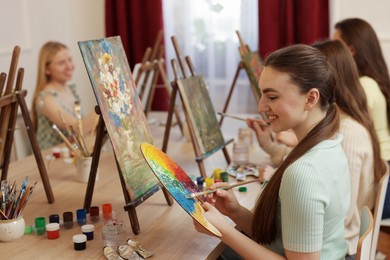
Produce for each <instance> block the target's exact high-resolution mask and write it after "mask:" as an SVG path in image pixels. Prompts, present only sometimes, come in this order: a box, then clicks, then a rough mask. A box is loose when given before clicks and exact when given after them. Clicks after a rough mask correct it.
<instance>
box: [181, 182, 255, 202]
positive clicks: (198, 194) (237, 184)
mask: <svg viewBox="0 0 390 260" xmlns="http://www.w3.org/2000/svg"><path fill="white" fill-rule="evenodd" d="M252 182H259V180H258V179H254V180H249V181H243V182H237V183H234V184H231V185H227V186H224V187H219V188H217V189H213V190H205V191H200V192H195V193H190V194H186V195H185V197H186V198H187V199H193V198H196V197H199V196H205V195H207V194H211V193H214V192H216V191H217V190H229V189H232V188H234V187H238V186H242V185H245V184H248V183H252Z"/></svg>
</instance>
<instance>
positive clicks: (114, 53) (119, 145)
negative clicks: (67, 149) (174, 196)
mask: <svg viewBox="0 0 390 260" xmlns="http://www.w3.org/2000/svg"><path fill="white" fill-rule="evenodd" d="M78 44H79V47H80V51H81V54H82V57H83V60H84V63H85V66H86V69H87V72H88V75H89V79H90V81H91V85H92V88H93V91H94V93H95V96H96V100H97V103H98V107H99V110H100V113H101V117H102V119H103V121H104V125H105V128H106V129H107V132H108V135H109V137H110V140H111V144H112V146H113V149H114V154H115V159H116V162H117V165H118V168H119V175H120V178H121V184H122V188H123V191H124V192H126V193H127V194H126V195H125V198H128V199H129V201H127V200H126V203H127V204H131V205H133V206H136V205H139V204H140V203H141V202H142V201H144V200H145V199H147V198H148V197H149V196H151V195H152V194H153V193H154V192H156V191H157V190H158V188H160V187H161V186H160V184H159V183H158V180H157V179H156V178H155V176H154V175H153V173H152V172H151V170H150V168H149V167H148V165H147V164H146V162H145V160H144V159H143V156H142V154H141V151H140V148H139V147H140V144H141V143H143V142H146V143H153V138H152V134H151V132H150V129H149V126H148V122H147V120H146V117H145V114H144V112H143V109H142V104H141V101H140V99H139V97H138V94H137V92H136V87H135V83H134V80H133V78H132V74H131V71H130V68H129V64H128V62H127V58H126V54H125V51H124V49H123V45H122V42H121V39H120V37H119V36H116V37H109V38H103V39H98V40H91V41H84V42H79V43H78ZM101 128H102V120H100V122H99V128H98V133H99V132H101V131H100V130H99V129H101ZM96 138H97V139H98V138H102V136H101V135H100V134H99V136H98V135H97V137H96ZM94 156H95V154H94ZM168 204H170V202H168ZM125 208H126V207H125ZM131 209H132V210H133V213H135V210H134V207H131ZM129 217H130V220H132V219H134V218H136V216H135V215H134V214H133V215H132V216H129ZM136 222H137V223H135V224H136V225H135V226H134V225H133V232H134V233H138V232H139V227H138V226H137V225H138V220H136ZM132 224H134V223H132Z"/></svg>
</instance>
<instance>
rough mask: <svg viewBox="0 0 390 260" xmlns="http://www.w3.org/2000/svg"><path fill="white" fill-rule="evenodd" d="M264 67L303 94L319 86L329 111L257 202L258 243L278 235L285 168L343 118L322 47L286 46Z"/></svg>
mask: <svg viewBox="0 0 390 260" xmlns="http://www.w3.org/2000/svg"><path fill="white" fill-rule="evenodd" d="M264 66H265V67H270V68H272V69H273V70H276V71H279V72H282V73H287V74H288V75H289V77H290V80H291V82H292V83H293V84H295V85H297V86H298V87H299V88H300V91H301V93H302V94H304V93H307V92H308V91H309V90H310V89H312V88H317V89H318V91H319V92H320V106H321V108H322V109H323V110H324V111H326V115H325V117H324V118H323V119H322V120H321V121H320V122H319V123H318V124H317V125H316V126H315V127H314V128H313V129H312V130H311V131H310V132H309V133H308V134H307V135H306V136H305V137H304V138H303V139H302V140H301V141H300V142H299V143H298V145H297V146H296V147H295V148H294V149H293V150H292V151H291V152H290V154H289V155H288V156H287V158H286V159H285V160H284V161H283V162H282V163H281V165H280V166H279V168H278V169H277V170H276V172H275V174H274V175H273V176H272V178H271V179H270V181H269V183H268V184H267V186H266V187H265V189H264V190H263V192H262V193H261V196H260V198H259V200H258V202H257V205H256V207H255V211H254V215H253V222H252V233H253V238H254V239H255V240H256V241H257V242H259V243H262V244H269V243H271V242H272V241H273V240H275V237H276V232H277V231H276V230H277V210H278V198H279V189H280V184H281V181H282V177H283V173H284V171H285V170H286V168H287V167H288V166H289V165H291V164H292V163H293V162H294V161H296V160H297V159H299V158H300V157H301V156H302V155H304V154H305V153H306V152H307V151H309V150H310V149H311V148H312V147H314V146H315V145H316V144H318V143H320V142H321V141H323V140H326V139H329V138H331V137H333V136H334V135H335V134H336V132H337V131H338V129H339V125H340V120H339V114H338V109H337V106H336V104H335V103H334V98H335V96H334V88H335V78H334V76H333V74H334V72H333V67H332V65H331V64H330V63H329V62H328V60H327V58H326V57H325V55H323V54H322V53H321V52H320V51H319V50H317V49H315V48H313V47H311V46H307V45H303V44H298V45H292V46H289V47H285V48H282V49H280V50H277V51H275V52H273V53H272V54H271V55H269V56H268V57H267V59H266V60H265V62H264Z"/></svg>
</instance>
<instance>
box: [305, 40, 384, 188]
mask: <svg viewBox="0 0 390 260" xmlns="http://www.w3.org/2000/svg"><path fill="white" fill-rule="evenodd" d="M313 46H314V47H315V48H317V49H319V50H320V51H321V52H322V53H323V54H325V55H326V56H327V57H328V60H329V62H330V63H332V65H333V67H334V68H335V71H336V73H335V76H336V79H337V80H336V102H337V106H338V107H339V108H340V109H341V110H342V111H344V112H345V113H346V114H348V115H349V116H351V117H352V118H353V119H355V120H356V121H357V122H358V123H360V124H361V125H363V126H364V127H365V128H366V129H367V131H368V133H369V134H370V137H371V143H372V150H373V155H374V176H375V178H374V179H375V182H376V183H379V180H380V178H381V177H382V175H383V174H384V173H385V172H386V165H385V162H384V161H383V160H382V159H381V152H380V145H379V141H378V136H377V134H376V132H375V129H374V125H373V123H372V121H371V118H370V115H369V113H368V108H367V99H366V94H365V92H364V90H363V87H362V86H361V85H360V82H359V75H358V72H357V68H356V64H355V62H354V60H353V57H352V55H351V52H350V51H349V49H348V47H347V46H346V45H345V44H344V43H342V42H340V41H329V40H328V41H323V42H318V43H315V44H314V45H313Z"/></svg>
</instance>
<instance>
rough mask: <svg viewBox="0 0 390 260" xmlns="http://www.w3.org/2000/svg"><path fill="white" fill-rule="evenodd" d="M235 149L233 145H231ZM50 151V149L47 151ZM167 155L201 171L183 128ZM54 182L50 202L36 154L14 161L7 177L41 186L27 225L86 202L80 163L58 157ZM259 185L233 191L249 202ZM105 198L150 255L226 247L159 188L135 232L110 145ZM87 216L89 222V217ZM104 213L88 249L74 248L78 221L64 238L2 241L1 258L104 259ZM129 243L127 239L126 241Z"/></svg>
mask: <svg viewBox="0 0 390 260" xmlns="http://www.w3.org/2000/svg"><path fill="white" fill-rule="evenodd" d="M154 116H156V117H157V118H158V119H159V120H160V122H165V121H164V114H155V113H152V114H151V115H150V116H149V118H153V117H154ZM243 126H245V122H240V121H237V120H229V119H227V118H226V119H225V121H224V125H223V128H222V130H223V132H224V134H225V133H226V134H225V139H228V138H232V137H235V136H236V134H237V131H238V128H239V127H243ZM151 130H152V133H153V136H154V139H155V145H156V146H157V147H161V145H162V140H161V138H162V136H163V133H164V127H163V126H159V125H158V124H155V125H151ZM230 150H231V147H230ZM43 153H44V154H43V156H44V158H45V155H46V154H50V153H51V151H45V152H43ZM167 153H168V155H170V156H171V157H172V158H174V160H175V161H176V162H177V163H178V164H179V165H180V166H181V167H182V168H183V169H184V170H185V171H186V172H187V173H188V174H194V175H196V176H199V170H198V167H197V165H196V163H195V160H194V152H193V148H192V144H191V143H189V142H187V141H186V140H185V138H184V137H183V136H181V133H180V131H179V128H178V127H177V126H176V127H173V128H172V131H171V136H170V139H169V145H168V151H167ZM252 160H256V161H258V162H264V163H265V162H266V161H267V160H269V158H267V157H266V156H263V157H259V158H252ZM205 167H206V170H207V172H208V173H209V174H211V173H212V171H213V169H214V168H217V167H220V168H224V167H226V161H225V159H224V157H223V154H222V152H218V153H216V154H214V155H213V156H212V157H210V158H208V159H206V160H205ZM48 174H49V178H50V182H51V185H52V188H53V193H54V197H55V202H54V203H52V204H49V203H48V202H47V199H46V196H45V192H44V188H43V185H42V182H41V180H40V175H39V172H38V168H37V165H36V163H35V160H34V158H33V157H31V156H30V157H27V158H26V159H23V160H20V161H17V162H15V163H12V164H11V165H10V170H9V174H8V179H9V181H10V182H11V183H12V182H13V181H14V180H16V182H17V184H18V187H20V185H21V183H22V181H23V179H24V178H25V177H26V176H28V178H29V182H30V183H31V182H34V181H35V180H37V181H38V184H37V187H36V189H35V191H34V193H33V194H32V196H31V199H30V200H29V202H28V204H27V206H26V208H25V210H24V214H23V215H24V219H25V221H26V225H33V224H34V219H35V218H36V217H39V216H42V217H45V218H46V221H47V222H48V217H49V215H51V214H59V215H60V218H61V219H62V213H63V212H65V211H72V212H73V214H75V212H76V210H77V209H79V208H82V207H83V202H84V197H85V191H86V187H87V183H80V182H77V179H76V167H75V166H74V165H73V164H67V163H65V162H64V161H63V160H61V159H59V160H56V161H55V162H54V163H53V164H52V165H51V166H50V168H48ZM259 187H260V185H259V184H258V183H252V184H248V185H247V188H248V191H247V192H246V193H239V192H238V191H237V188H236V189H235V192H236V193H237V195H238V198H239V200H240V202H241V203H242V204H243V205H245V206H246V207H248V208H251V207H253V205H254V201H255V198H256V196H257V194H258V191H259ZM103 203H111V204H112V205H113V210H114V211H115V212H116V216H117V218H119V219H121V220H123V221H124V223H125V224H126V226H127V230H128V233H127V237H128V238H130V237H131V238H134V239H136V240H138V241H139V242H140V243H141V245H143V246H144V247H145V248H146V249H149V250H151V251H153V252H154V253H155V255H154V256H153V258H152V259H215V258H216V257H217V256H218V254H219V252H220V251H219V250H220V249H221V248H222V247H218V248H216V247H217V246H218V245H219V244H220V240H219V239H218V238H215V237H210V236H206V235H204V234H200V233H198V232H196V231H195V229H194V228H193V223H192V218H191V217H190V216H189V215H188V214H187V213H186V212H185V211H184V210H183V209H182V208H181V207H180V206H179V205H178V204H177V203H174V204H173V205H172V206H168V205H167V204H166V201H165V198H164V196H163V193H162V192H161V191H158V192H157V193H156V194H154V195H153V196H152V197H150V198H149V199H147V200H146V201H145V202H143V203H142V204H141V205H139V206H138V207H137V215H138V219H139V223H140V229H141V232H140V234H139V235H133V233H132V232H131V227H130V222H129V218H128V215H127V212H125V211H124V210H123V206H124V204H125V200H124V197H123V193H122V189H121V185H120V181H119V177H118V173H117V170H116V166H115V161H114V157H113V153H112V151H111V150H110V149H108V151H105V152H103V153H102V155H101V158H100V163H99V180H98V181H97V182H96V185H95V189H94V194H93V199H92V205H93V206H94V205H96V206H99V208H100V210H101V205H102V204H103ZM87 222H90V220H89V218H87ZM103 222H104V221H103V219H102V215H101V216H100V220H99V221H98V222H95V223H93V224H94V225H95V238H94V240H92V241H87V249H86V250H84V251H75V250H74V249H73V242H72V236H73V235H75V234H79V233H81V228H80V226H78V225H77V223H76V222H75V223H74V225H73V228H71V229H68V230H66V229H64V228H62V227H61V230H60V238H59V239H55V240H49V239H47V237H46V235H42V236H38V235H35V234H29V235H25V236H24V237H22V238H21V239H19V240H16V241H13V242H8V243H0V259H89V258H90V259H105V257H104V256H103V246H104V241H103V239H102V235H101V228H102V226H103ZM123 243H125V241H123Z"/></svg>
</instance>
